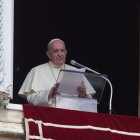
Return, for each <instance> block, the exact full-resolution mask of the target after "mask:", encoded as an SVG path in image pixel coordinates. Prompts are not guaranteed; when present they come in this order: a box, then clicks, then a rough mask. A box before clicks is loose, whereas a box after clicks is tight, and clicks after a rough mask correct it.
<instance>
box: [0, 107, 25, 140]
mask: <svg viewBox="0 0 140 140" xmlns="http://www.w3.org/2000/svg"><path fill="white" fill-rule="evenodd" d="M0 140H25V132H24V123H23V111H22V110H16V109H12V108H10V109H3V110H1V111H0Z"/></svg>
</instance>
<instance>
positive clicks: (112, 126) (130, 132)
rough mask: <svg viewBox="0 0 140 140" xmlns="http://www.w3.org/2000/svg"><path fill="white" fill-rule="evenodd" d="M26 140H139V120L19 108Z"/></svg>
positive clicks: (135, 118) (35, 107)
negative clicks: (23, 121) (22, 116)
mask: <svg viewBox="0 0 140 140" xmlns="http://www.w3.org/2000/svg"><path fill="white" fill-rule="evenodd" d="M23 111H24V118H25V126H26V140H28V139H29V140H52V139H53V140H104V139H105V140H140V118H139V117H135V116H125V115H113V114H112V115H110V114H103V113H91V112H82V111H74V110H66V109H59V108H51V107H42V106H32V105H29V104H24V105H23Z"/></svg>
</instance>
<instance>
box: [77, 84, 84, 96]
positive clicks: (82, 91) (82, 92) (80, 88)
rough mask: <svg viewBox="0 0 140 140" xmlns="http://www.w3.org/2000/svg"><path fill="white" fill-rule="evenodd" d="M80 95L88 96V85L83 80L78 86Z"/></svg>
mask: <svg viewBox="0 0 140 140" xmlns="http://www.w3.org/2000/svg"><path fill="white" fill-rule="evenodd" d="M77 91H78V96H79V97H86V87H85V85H84V83H83V82H82V83H81V85H80V86H79V87H78V88H77Z"/></svg>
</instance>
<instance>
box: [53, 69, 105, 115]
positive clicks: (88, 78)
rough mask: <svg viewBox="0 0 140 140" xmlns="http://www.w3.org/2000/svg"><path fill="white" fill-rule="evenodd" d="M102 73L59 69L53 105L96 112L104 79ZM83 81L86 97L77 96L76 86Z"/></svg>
mask: <svg viewBox="0 0 140 140" xmlns="http://www.w3.org/2000/svg"><path fill="white" fill-rule="evenodd" d="M102 76H105V77H106V75H102V74H94V73H89V72H81V71H78V70H60V73H59V76H58V79H57V84H58V88H57V90H56V97H55V106H56V108H64V109H71V110H79V111H86V112H97V104H99V103H100V99H101V97H102V94H103V91H104V87H105V84H106V80H105V79H104V78H102ZM82 83H84V85H85V86H86V94H87V96H86V97H79V96H78V92H77V88H78V87H79V86H80V85H81V84H82Z"/></svg>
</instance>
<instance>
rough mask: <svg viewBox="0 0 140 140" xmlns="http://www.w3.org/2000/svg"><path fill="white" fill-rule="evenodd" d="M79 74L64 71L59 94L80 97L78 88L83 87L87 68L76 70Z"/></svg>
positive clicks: (58, 90)
mask: <svg viewBox="0 0 140 140" xmlns="http://www.w3.org/2000/svg"><path fill="white" fill-rule="evenodd" d="M75 71H77V72H71V71H63V75H62V78H61V80H60V84H59V87H58V89H57V92H58V93H60V94H62V95H69V96H73V95H78V92H77V88H78V86H80V85H81V83H82V80H83V78H84V73H78V72H85V68H82V69H77V70H75Z"/></svg>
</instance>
